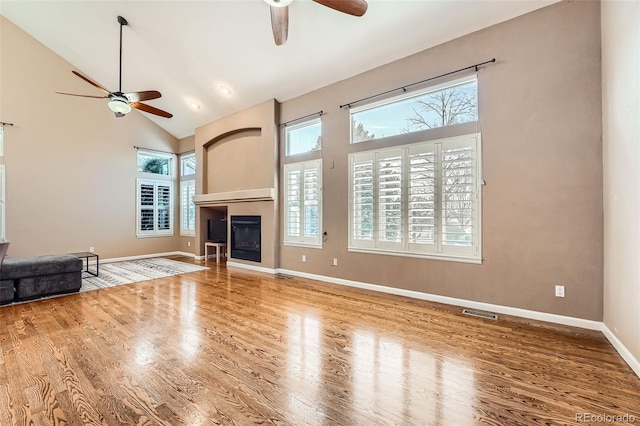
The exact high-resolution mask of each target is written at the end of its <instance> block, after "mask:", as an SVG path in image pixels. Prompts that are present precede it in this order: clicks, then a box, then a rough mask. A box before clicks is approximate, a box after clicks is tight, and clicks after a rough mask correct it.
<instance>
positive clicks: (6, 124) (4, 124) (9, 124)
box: [0, 121, 13, 126]
mask: <svg viewBox="0 0 640 426" xmlns="http://www.w3.org/2000/svg"><path fill="white" fill-rule="evenodd" d="M0 126H13V123H5V122H4V121H0Z"/></svg>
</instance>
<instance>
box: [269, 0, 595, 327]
mask: <svg viewBox="0 0 640 426" xmlns="http://www.w3.org/2000/svg"><path fill="white" fill-rule="evenodd" d="M493 57H495V58H497V63H496V64H493V65H489V66H486V67H483V68H482V69H481V70H480V72H479V73H478V81H479V83H478V87H479V110H480V129H479V130H480V131H481V132H482V143H483V153H482V156H483V178H484V179H485V180H486V183H487V185H486V186H485V187H484V189H483V218H482V220H483V234H482V238H483V258H484V261H483V263H482V265H473V264H463V263H457V262H446V261H436V260H423V259H416V258H408V257H394V256H384V255H374V254H361V253H350V252H347V233H348V223H347V217H348V181H347V172H348V164H347V155H348V153H349V152H350V150H351V149H352V148H350V146H349V114H348V111H347V110H341V109H340V108H339V105H341V104H345V103H347V102H350V101H354V100H356V99H360V98H363V97H366V96H370V95H372V94H375V93H378V92H382V91H385V90H389V89H392V88H395V87H399V86H402V85H405V84H409V83H412V82H415V81H419V80H422V79H424V78H427V77H431V76H435V75H439V74H441V73H444V72H448V71H451V70H455V69H458V68H461V67H464V66H468V65H471V64H474V63H477V62H481V61H485V60H488V59H491V58H493ZM320 110H323V111H325V112H326V113H327V114H326V115H324V116H323V117H322V122H323V147H322V148H323V149H322V158H323V168H324V170H323V190H324V228H325V230H326V231H327V233H328V237H327V241H326V242H325V243H324V247H323V249H322V250H315V249H303V248H297V247H290V246H284V245H283V246H281V250H282V256H281V267H282V268H285V269H291V270H296V271H302V272H308V273H313V274H320V275H325V276H331V277H338V278H343V279H349V280H355V281H361V282H367V283H373V284H382V285H385V286H391V287H398V288H403V289H408V290H414V291H419V292H426V293H432V294H438V295H445V296H450V297H456V298H462V299H468V300H474V301H481V302H488V303H493V304H498V305H506V306H512V307H517V308H524V309H530V310H534V311H542V312H549V313H554V314H560V315H568V316H573V317H578V318H585V319H591V320H601V319H602V280H603V269H602V264H603V249H602V244H603V236H602V234H603V232H602V220H603V218H602V144H601V131H602V129H601V76H600V6H599V3H597V2H563V3H559V4H556V5H553V6H550V7H547V8H544V9H540V10H538V11H536V12H533V13H530V14H527V15H524V16H522V17H519V18H516V19H513V20H511V21H508V22H505V23H502V24H499V25H496V26H494V27H490V28H488V29H485V30H482V31H479V32H477V33H474V34H470V35H468V36H465V37H462V38H459V39H457V40H453V41H451V42H448V43H446V44H443V45H440V46H437V47H435V48H432V49H429V50H426V51H424V52H422V53H419V54H416V55H413V56H410V57H408V58H405V59H402V60H399V61H397V62H394V63H391V64H388V65H386V66H383V67H380V68H377V69H375V70H372V71H370V72H367V73H364V74H362V75H358V76H355V77H353V78H350V79H348V80H344V81H342V82H339V83H336V84H333V85H331V86H328V87H325V88H323V89H320V90H318V91H315V92H313V93H309V94H307V95H304V96H301V97H299V98H296V99H293V100H290V101H287V102H284V103H282V105H281V111H280V112H281V119H282V120H281V121H283V122H285V121H287V120H291V119H295V118H297V117H300V116H303V115H305V114H310V113H313V112H315V111H320ZM474 130H475V129H474ZM281 148H282V147H281ZM280 206H281V207H282V204H280ZM302 254H305V255H306V256H307V262H306V263H302V262H301V255H302ZM333 257H337V258H338V266H337V267H332V266H329V264H330V259H331V258H333ZM556 284H563V285H565V286H566V295H567V297H566V298H564V299H562V298H556V297H555V296H554V286H555V285H556Z"/></svg>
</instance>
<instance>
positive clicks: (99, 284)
mask: <svg viewBox="0 0 640 426" xmlns="http://www.w3.org/2000/svg"><path fill="white" fill-rule="evenodd" d="M94 268H95V266H94ZM89 269H90V270H95V269H92V266H91V265H90V266H89ZM205 269H209V268H207V267H204V266H198V265H191V264H188V263H183V262H178V261H175V260H169V259H163V258H160V257H156V258H151V259H138V260H129V261H126V262H116V263H106V264H104V265H100V271H99V272H100V274H99V276H97V277H94V276H93V275H90V274H87V273H86V272H83V273H82V287H81V288H80V291H81V292H83V291H91V290H98V289H101V288H109V287H115V286H118V285H123V284H131V283H136V282H139V281H147V280H153V279H156V278H164V277H170V276H172V275H180V274H187V273H189V272H196V271H203V270H205Z"/></svg>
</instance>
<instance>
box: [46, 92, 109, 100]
mask: <svg viewBox="0 0 640 426" xmlns="http://www.w3.org/2000/svg"><path fill="white" fill-rule="evenodd" d="M56 93H57V94H58V95H67V96H79V97H81V98H96V99H106V98H108V96H91V95H76V94H75V93H64V92H56Z"/></svg>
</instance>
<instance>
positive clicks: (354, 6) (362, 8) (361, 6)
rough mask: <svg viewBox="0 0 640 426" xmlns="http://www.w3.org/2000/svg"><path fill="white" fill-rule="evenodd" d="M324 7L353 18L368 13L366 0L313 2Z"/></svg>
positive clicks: (320, 0) (318, 0)
mask: <svg viewBox="0 0 640 426" xmlns="http://www.w3.org/2000/svg"><path fill="white" fill-rule="evenodd" d="M313 1H315V2H316V3H320V4H321V5H323V6H327V7H330V8H331V9H334V10H337V11H338V12H342V13H347V14H349V15H353V16H362V15H364V13H365V12H366V11H367V7H368V5H367V2H366V1H365V0H313Z"/></svg>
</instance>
